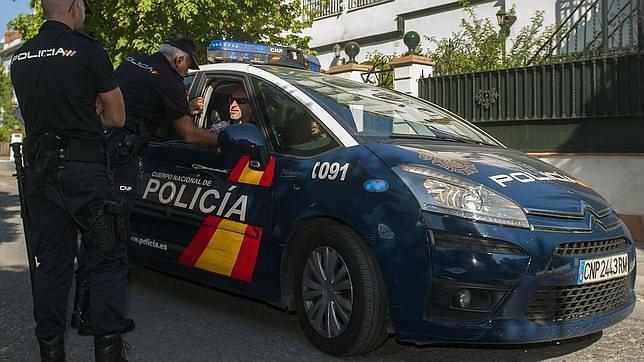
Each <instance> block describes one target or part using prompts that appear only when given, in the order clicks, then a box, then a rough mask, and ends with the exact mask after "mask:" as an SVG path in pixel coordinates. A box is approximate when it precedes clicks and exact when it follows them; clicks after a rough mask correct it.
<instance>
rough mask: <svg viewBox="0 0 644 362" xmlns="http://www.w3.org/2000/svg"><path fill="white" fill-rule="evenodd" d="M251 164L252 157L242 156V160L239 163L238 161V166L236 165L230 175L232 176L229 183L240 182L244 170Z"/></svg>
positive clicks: (229, 177)
mask: <svg viewBox="0 0 644 362" xmlns="http://www.w3.org/2000/svg"><path fill="white" fill-rule="evenodd" d="M249 162H250V157H248V156H242V158H240V159H239V161H237V164H236V165H235V168H233V171H232V172H231V173H230V176H228V181H229V182H238V181H239V177H240V176H241V175H242V172H244V169H245V168H246V167H248V163H249Z"/></svg>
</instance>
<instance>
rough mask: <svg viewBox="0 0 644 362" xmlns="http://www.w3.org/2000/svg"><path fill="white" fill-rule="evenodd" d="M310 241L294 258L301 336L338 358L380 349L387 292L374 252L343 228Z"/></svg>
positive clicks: (329, 228) (328, 229)
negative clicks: (302, 333) (302, 332)
mask: <svg viewBox="0 0 644 362" xmlns="http://www.w3.org/2000/svg"><path fill="white" fill-rule="evenodd" d="M308 236H309V237H308V238H307V240H299V243H298V245H300V247H299V248H297V249H296V250H295V254H294V255H293V257H294V258H295V264H294V265H295V285H294V288H295V298H296V303H297V315H298V319H299V322H300V326H301V328H302V330H303V331H304V333H305V334H306V336H307V337H308V339H309V340H310V341H311V343H312V344H313V345H315V346H316V347H317V348H319V349H320V350H322V351H323V352H325V353H328V354H331V355H334V356H349V355H354V354H360V353H365V352H369V351H371V350H373V349H375V348H378V347H380V345H382V343H384V341H385V339H386V338H387V331H386V326H385V314H386V303H385V291H384V283H383V281H382V276H381V275H380V270H379V268H378V265H377V263H376V261H375V259H374V257H373V255H372V253H371V250H370V249H369V248H368V246H367V245H366V244H365V243H364V242H363V241H362V240H361V238H360V237H359V236H358V235H357V234H356V233H355V232H353V231H352V230H351V229H349V228H347V227H345V226H342V225H337V224H329V225H324V226H321V227H319V228H318V229H316V231H315V233H309V234H308Z"/></svg>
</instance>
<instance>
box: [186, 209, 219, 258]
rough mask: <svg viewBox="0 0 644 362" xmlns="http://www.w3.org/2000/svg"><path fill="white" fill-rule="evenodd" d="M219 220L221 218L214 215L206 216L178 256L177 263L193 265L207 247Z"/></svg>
mask: <svg viewBox="0 0 644 362" xmlns="http://www.w3.org/2000/svg"><path fill="white" fill-rule="evenodd" d="M221 220H222V219H221V218H218V217H215V216H208V217H207V218H206V220H205V221H204V223H203V225H202V226H201V227H200V228H199V230H198V231H197V234H196V235H195V236H194V237H193V238H192V241H191V242H190V244H189V245H188V247H187V248H186V249H185V250H184V251H183V253H182V254H181V256H180V257H179V263H181V264H187V265H195V263H196V262H197V260H198V259H199V257H200V256H201V254H202V253H203V252H204V250H206V248H207V247H208V243H209V242H210V239H211V238H212V236H213V234H214V233H215V231H216V230H217V227H218V226H219V223H220V222H221Z"/></svg>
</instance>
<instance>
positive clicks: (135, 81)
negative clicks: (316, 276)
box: [72, 53, 191, 335]
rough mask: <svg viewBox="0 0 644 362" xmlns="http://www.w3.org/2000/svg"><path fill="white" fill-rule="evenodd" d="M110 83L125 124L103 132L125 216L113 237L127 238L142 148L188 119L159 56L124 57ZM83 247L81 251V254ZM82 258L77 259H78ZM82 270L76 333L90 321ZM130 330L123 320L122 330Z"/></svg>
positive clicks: (179, 86)
mask: <svg viewBox="0 0 644 362" xmlns="http://www.w3.org/2000/svg"><path fill="white" fill-rule="evenodd" d="M115 74H116V79H117V81H118V84H119V86H120V88H121V92H122V93H123V99H124V101H125V112H126V115H127V117H126V122H125V126H124V127H123V128H119V129H113V130H108V141H107V142H108V151H109V153H110V155H111V164H112V170H113V175H114V181H113V187H114V190H113V191H114V192H115V193H117V194H118V195H120V197H121V198H122V199H124V200H125V201H126V202H127V211H126V212H127V217H125V218H123V219H121V220H124V222H125V225H123V226H122V228H123V229H124V230H127V232H126V233H123V234H122V235H118V234H117V237H118V238H119V239H120V240H122V241H123V242H126V241H128V240H129V215H130V213H131V209H132V204H133V201H134V199H135V197H136V195H137V189H138V187H137V186H138V185H137V183H138V180H139V177H138V176H139V172H140V170H141V166H142V165H141V156H140V152H141V151H142V146H143V145H144V144H145V143H146V142H147V141H148V140H150V139H152V138H154V137H157V136H158V135H159V134H160V133H163V134H165V135H166V136H167V135H168V134H170V133H173V132H174V131H173V130H174V124H173V121H174V120H176V119H179V118H181V117H182V116H186V115H188V116H189V115H190V114H191V113H190V106H189V104H188V100H187V98H186V89H185V86H184V84H183V77H182V76H181V75H179V73H177V71H176V70H174V68H172V66H171V65H170V63H169V62H168V59H167V58H166V57H165V56H164V55H163V54H161V53H155V54H152V55H147V54H140V55H135V56H131V57H128V58H127V59H125V60H124V61H123V62H122V63H121V65H119V67H118V68H117V69H116V72H115ZM83 253H84V249H83V248H81V255H82V254H83ZM81 260H82V258H81ZM87 285H88V282H87V271H86V268H85V267H84V265H83V264H82V262H81V263H79V268H78V269H77V270H76V286H77V289H76V296H75V301H74V316H73V319H72V326H74V327H78V328H79V333H80V334H82V335H87V334H92V333H93V326H92V325H91V321H88V320H87V319H86V318H85V317H84V314H85V310H86V309H87V305H88V304H91V302H90V299H89V298H88V295H89V294H88V293H87V291H88V289H87ZM133 328H134V322H133V321H131V320H128V321H127V323H126V326H125V329H124V330H123V332H125V331H129V330H131V329H133Z"/></svg>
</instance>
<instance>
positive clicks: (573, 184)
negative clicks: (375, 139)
mask: <svg viewBox="0 0 644 362" xmlns="http://www.w3.org/2000/svg"><path fill="white" fill-rule="evenodd" d="M367 147H368V148H369V149H370V150H371V151H372V152H374V153H375V154H376V155H377V156H378V157H379V158H380V159H381V160H382V161H383V162H385V163H386V164H387V165H388V166H389V167H394V166H398V165H402V164H415V165H422V166H425V167H429V168H432V169H434V170H437V171H441V172H444V173H448V174H451V175H452V176H458V177H461V178H463V179H467V180H469V181H472V182H475V183H477V184H482V185H484V186H486V187H488V188H490V189H492V190H494V191H495V192H497V193H499V194H502V195H504V196H506V197H508V198H509V199H511V200H513V201H514V202H516V203H517V204H518V205H519V206H521V207H522V208H523V209H524V210H525V211H526V212H529V213H534V214H546V215H547V214H552V216H556V215H566V214H570V215H579V216H582V215H584V214H585V211H586V209H588V208H590V209H591V210H592V211H594V213H597V214H605V213H606V212H608V211H609V210H612V208H611V206H610V204H609V203H608V202H607V201H606V200H605V199H604V198H602V197H601V196H600V195H599V194H597V193H596V192H595V191H593V190H592V189H591V188H590V187H589V186H588V185H587V184H585V183H584V182H583V181H581V180H579V179H577V178H575V177H573V176H571V175H568V174H566V173H565V172H563V171H561V170H559V169H557V168H555V167H553V166H551V165H549V164H547V163H545V162H543V161H541V160H538V159H536V158H533V157H530V156H528V155H526V154H525V153H523V152H520V151H516V150H510V149H505V148H498V147H490V146H479V145H470V144H453V143H450V144H446V143H442V142H433V141H423V140H404V141H402V140H392V141H391V142H387V143H379V144H369V145H367Z"/></svg>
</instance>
